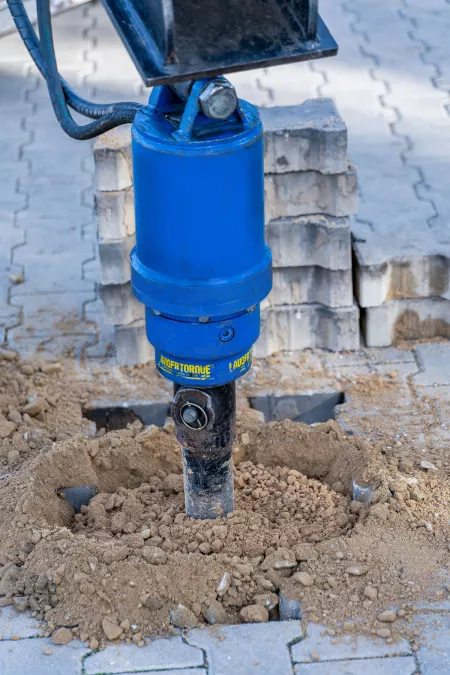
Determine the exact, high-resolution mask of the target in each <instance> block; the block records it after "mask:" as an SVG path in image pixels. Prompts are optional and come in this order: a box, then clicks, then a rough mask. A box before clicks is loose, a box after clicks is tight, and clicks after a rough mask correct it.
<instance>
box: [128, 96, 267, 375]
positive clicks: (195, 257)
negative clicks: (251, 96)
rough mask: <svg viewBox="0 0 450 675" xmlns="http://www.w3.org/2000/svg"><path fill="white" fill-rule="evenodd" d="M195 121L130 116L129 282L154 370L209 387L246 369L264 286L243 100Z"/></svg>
mask: <svg viewBox="0 0 450 675" xmlns="http://www.w3.org/2000/svg"><path fill="white" fill-rule="evenodd" d="M197 120H198V125H196V127H194V130H193V133H192V135H191V136H189V137H188V138H184V137H183V136H182V135H181V134H180V133H177V132H176V122H175V123H174V112H173V109H172V108H171V107H170V106H167V105H165V106H164V105H161V106H158V105H155V104H154V105H150V106H148V107H146V108H144V109H143V110H142V111H140V112H138V114H137V115H136V119H135V122H134V124H133V127H132V136H133V145H132V149H133V173H134V198H135V217H136V246H135V248H134V250H133V252H132V254H131V265H132V284H133V290H134V293H135V294H136V296H137V298H138V299H139V300H140V301H141V302H143V303H144V304H145V306H146V308H147V309H146V328H147V336H148V339H149V341H150V342H151V343H152V344H153V345H154V347H155V351H156V365H157V367H158V369H159V370H160V371H161V372H162V373H163V374H164V375H165V376H166V377H168V378H169V379H172V380H173V381H175V382H177V383H179V384H190V385H200V384H201V385H203V386H213V385H214V386H216V385H220V384H225V383H226V382H230V381H232V380H234V379H236V378H237V377H240V376H241V375H242V374H243V373H244V372H246V371H247V370H248V368H249V367H250V365H251V350H252V346H253V344H254V342H255V341H256V339H257V337H258V335H259V319H260V317H259V303H260V302H261V300H262V299H263V298H264V297H266V295H267V294H268V293H269V291H270V289H271V283H272V278H271V252H270V249H269V247H268V246H267V244H266V243H265V241H264V170H263V135H262V125H261V121H260V118H259V114H258V111H257V109H256V108H255V107H254V106H252V105H250V104H249V103H247V102H245V101H240V108H239V114H236V115H234V116H233V118H232V119H231V120H230V119H229V120H227V121H226V122H217V121H212V120H207V119H206V118H203V116H198V118H197Z"/></svg>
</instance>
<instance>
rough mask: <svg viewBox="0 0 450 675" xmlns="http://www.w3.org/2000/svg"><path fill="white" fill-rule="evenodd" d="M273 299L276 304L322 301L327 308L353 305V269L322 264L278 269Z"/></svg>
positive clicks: (275, 270) (272, 301)
mask: <svg viewBox="0 0 450 675" xmlns="http://www.w3.org/2000/svg"><path fill="white" fill-rule="evenodd" d="M269 302H270V303H271V304H272V305H301V304H312V303H318V304H321V305H325V306H326V307H349V306H351V305H352V304H353V283H352V271H351V269H349V270H327V269H324V268H323V267H318V266H316V267H287V268H284V269H283V268H282V269H278V268H275V269H274V270H273V286H272V292H271V294H270V295H269Z"/></svg>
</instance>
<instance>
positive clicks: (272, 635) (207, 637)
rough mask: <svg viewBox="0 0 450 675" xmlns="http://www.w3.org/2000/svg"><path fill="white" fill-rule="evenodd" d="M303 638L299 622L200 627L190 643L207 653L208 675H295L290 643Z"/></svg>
mask: <svg viewBox="0 0 450 675" xmlns="http://www.w3.org/2000/svg"><path fill="white" fill-rule="evenodd" d="M301 636H302V629H301V623H300V622H299V621H280V622H273V623H254V624H241V625H239V626H219V627H217V626H215V627H214V628H213V629H208V628H206V629H199V628H197V629H194V630H191V631H189V633H188V634H187V641H188V642H189V644H191V645H195V646H196V647H201V648H202V649H204V650H205V652H206V658H207V662H208V675H231V673H232V674H233V675H250V673H251V675H267V673H268V672H270V675H292V663H291V659H290V656H289V650H288V644H289V643H290V642H292V641H293V640H298V639H300V638H301ZM269 664H270V665H269Z"/></svg>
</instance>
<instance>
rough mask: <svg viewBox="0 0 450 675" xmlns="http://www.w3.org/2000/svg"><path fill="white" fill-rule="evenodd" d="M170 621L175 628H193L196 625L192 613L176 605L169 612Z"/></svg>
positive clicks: (196, 622) (195, 618)
mask: <svg viewBox="0 0 450 675" xmlns="http://www.w3.org/2000/svg"><path fill="white" fill-rule="evenodd" d="M170 621H171V623H172V625H173V626H175V627H176V628H195V627H196V626H197V625H198V621H197V617H196V616H195V614H194V612H191V610H190V609H188V608H187V607H185V606H184V605H178V607H177V608H176V609H173V610H172V611H171V612H170Z"/></svg>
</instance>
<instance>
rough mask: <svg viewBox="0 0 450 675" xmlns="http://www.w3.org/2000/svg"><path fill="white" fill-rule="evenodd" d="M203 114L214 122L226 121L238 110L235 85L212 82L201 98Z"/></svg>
mask: <svg viewBox="0 0 450 675" xmlns="http://www.w3.org/2000/svg"><path fill="white" fill-rule="evenodd" d="M199 101H200V106H201V109H202V112H203V114H204V115H206V117H209V118H211V119H213V120H226V119H227V118H228V117H229V116H230V115H232V114H233V113H234V111H235V110H236V108H237V104H238V99H237V95H236V91H235V89H234V87H233V85H232V84H231V83H230V82H227V81H221V80H218V81H216V82H210V83H209V84H208V85H207V86H206V87H205V89H204V90H203V91H202V93H201V94H200V96H199Z"/></svg>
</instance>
